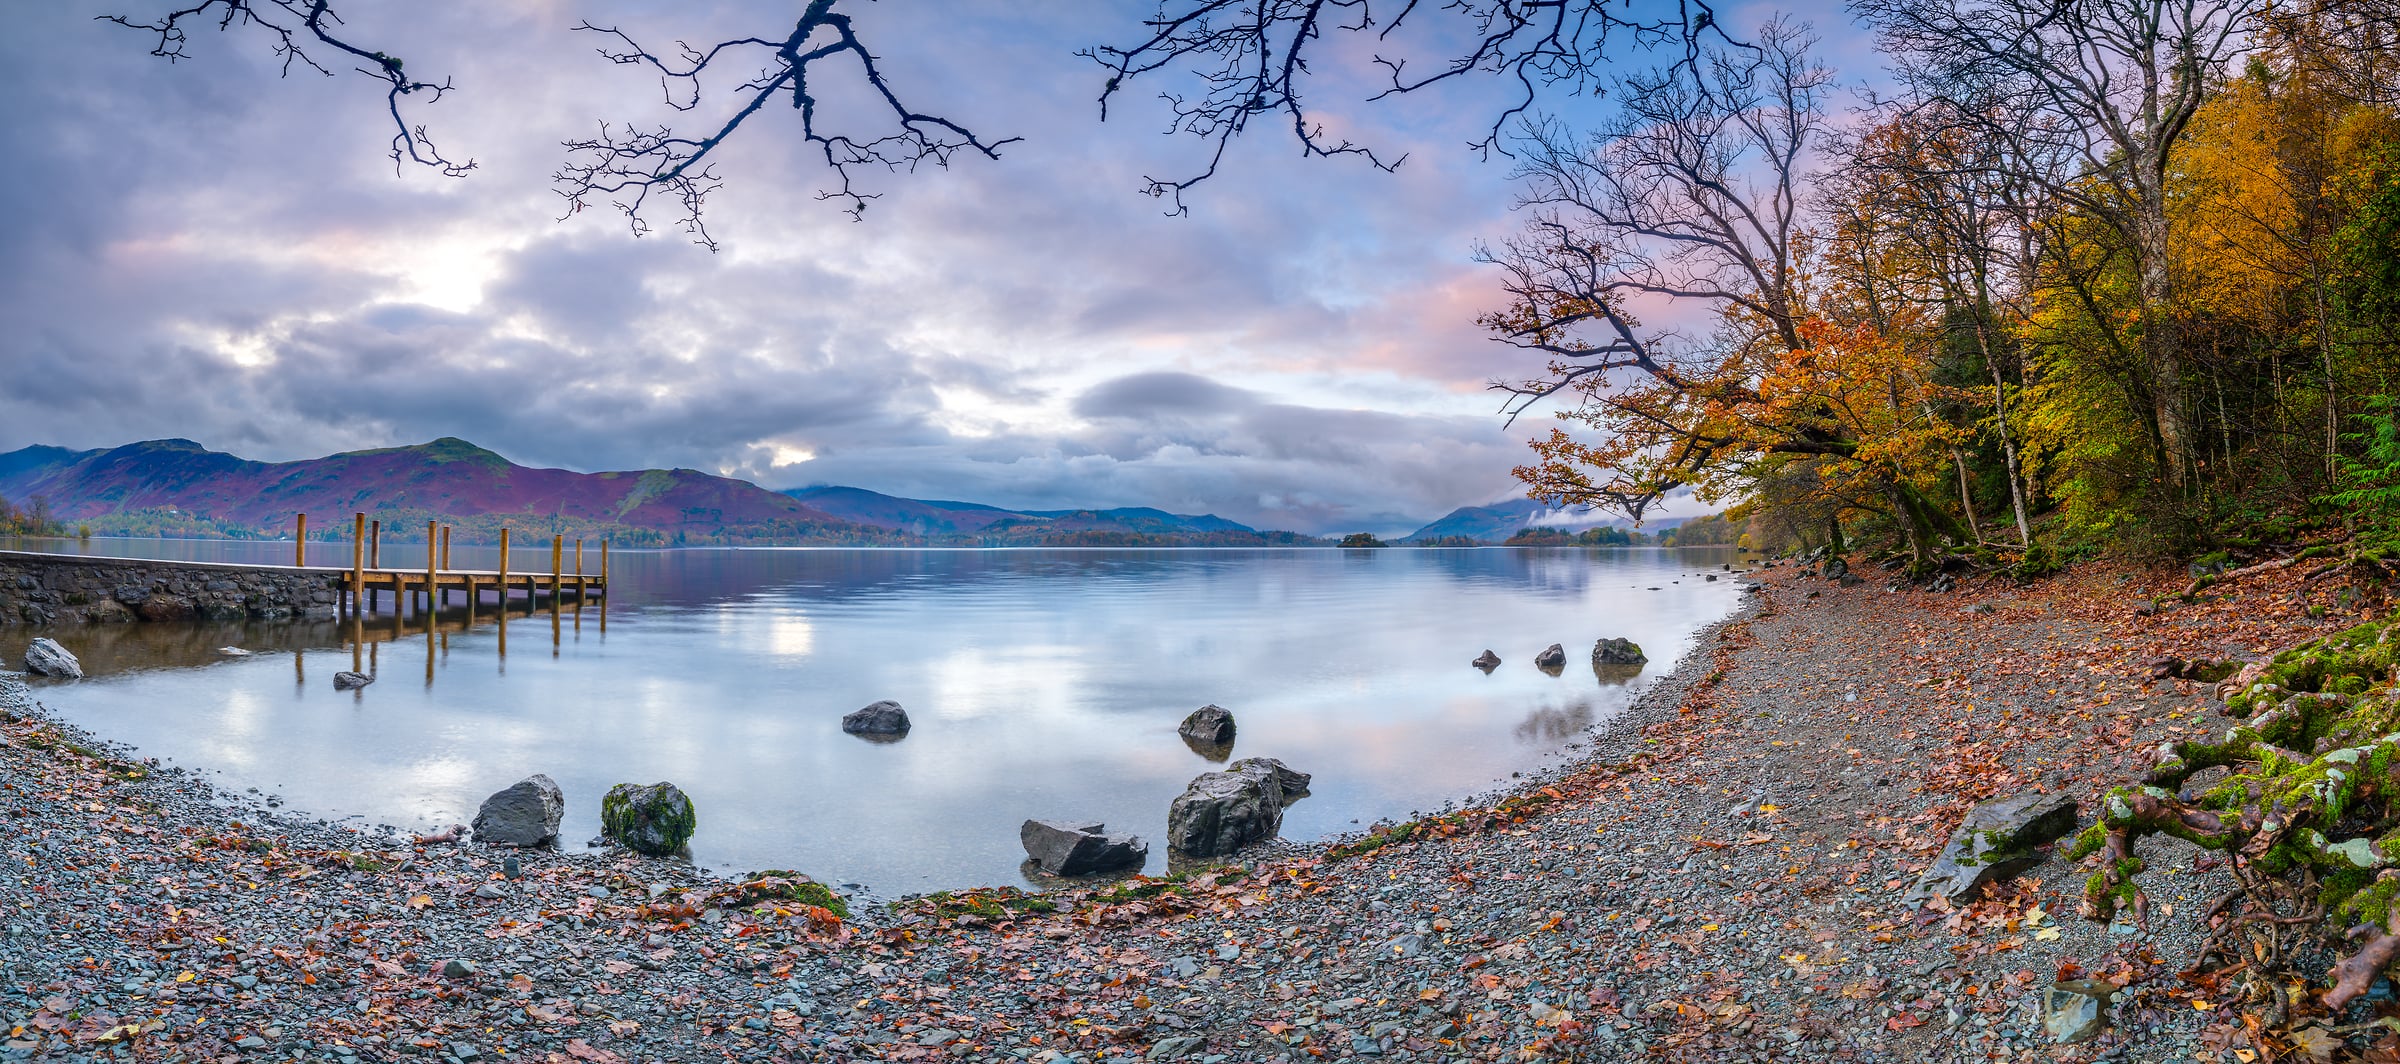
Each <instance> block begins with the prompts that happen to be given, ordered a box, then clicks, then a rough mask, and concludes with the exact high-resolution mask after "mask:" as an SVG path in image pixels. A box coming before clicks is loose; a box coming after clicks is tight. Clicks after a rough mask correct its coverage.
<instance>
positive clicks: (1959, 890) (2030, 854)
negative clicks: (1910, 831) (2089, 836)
mask: <svg viewBox="0 0 2400 1064" xmlns="http://www.w3.org/2000/svg"><path fill="white" fill-rule="evenodd" d="M2075 822H2076V806H2075V799H2073V798H2069V797H2067V796H2066V795H2063V794H2020V795H2017V796H2016V797H2014V798H2002V799H1999V800H1998V801H1991V802H1984V803H1982V804H1981V805H1978V806H1976V807H1975V808H1973V809H1969V810H1967V817H1966V819H1965V820H1964V821H1962V822H1961V823H1960V824H1959V825H1958V830H1957V831H1956V832H1953V833H1952V834H1951V836H1950V844H1949V845H1948V846H1945V847H1943V848H1942V855H1941V856H1940V857H1937V858H1935V859H1934V862H1933V865H1932V867H1930V868H1927V869H1926V870H1925V874H1924V875H1923V876H1920V877H1918V879H1917V883H1916V885H1915V886H1913V887H1910V888H1909V889H1908V893H1907V894H1905V895H1903V896H1902V899H1901V900H1902V901H1904V902H1905V903H1907V904H1909V905H1923V904H1925V903H1926V902H1929V901H1932V900H1933V899H1934V898H1936V897H1941V898H1947V899H1949V900H1950V901H1953V902H1963V901H1967V900H1969V899H1972V898H1973V897H1974V896H1975V892H1976V891H1978V890H1981V889H1983V886H1984V884H1986V883H1997V882H2001V881H2003V880H2007V879H2011V878H2014V877H2015V876H2016V875H2017V874H2018V873H2021V872H2023V871H2025V870H2026V869H2028V868H2032V867H2033V866H2035V865H2037V864H2040V863H2041V862H2042V854H2041V851H2039V850H2036V849H2034V847H2036V846H2040V845H2041V844H2043V843H2046V842H2050V841H2052V840H2054V839H2057V838H2058V837H2059V836H2061V835H2065V834H2067V833H2068V832H2070V831H2073V830H2075Z"/></svg>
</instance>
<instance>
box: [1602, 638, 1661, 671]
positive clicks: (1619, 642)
mask: <svg viewBox="0 0 2400 1064" xmlns="http://www.w3.org/2000/svg"><path fill="white" fill-rule="evenodd" d="M1649 661H1650V656H1649V655H1647V654H1644V653H1642V645H1641V644H1640V643H1636V642H1634V641H1633V640H1631V639H1603V640H1601V641H1599V642H1597V643H1594V644H1592V664H1594V665H1644V664H1648V663H1649Z"/></svg>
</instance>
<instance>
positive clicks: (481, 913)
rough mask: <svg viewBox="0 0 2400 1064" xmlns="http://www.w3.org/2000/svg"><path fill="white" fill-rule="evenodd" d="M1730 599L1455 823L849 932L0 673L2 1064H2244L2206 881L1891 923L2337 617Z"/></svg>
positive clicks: (2175, 881)
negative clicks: (458, 826) (2038, 812)
mask: <svg viewBox="0 0 2400 1064" xmlns="http://www.w3.org/2000/svg"><path fill="white" fill-rule="evenodd" d="M1759 586H1760V590H1759V592H1758V593H1757V594H1755V595H1752V596H1750V598H1749V602H1750V605H1749V606H1748V607H1747V608H1745V610H1744V611H1743V612H1742V613H1741V614H1740V615H1739V616H1737V617H1736V618H1734V619H1733V620H1732V621H1729V622H1728V623H1726V624H1724V625H1721V626H1719V627H1718V628H1717V629H1715V630H1714V631H1712V632H1711V633H1710V634H1709V635H1708V636H1707V637H1705V638H1704V639H1703V640H1702V642H1701V645H1700V649H1698V650H1696V651H1694V653H1693V655H1692V656H1691V657H1690V658H1689V659H1687V660H1686V661H1685V662H1683V663H1681V665H1680V666H1679V668H1678V670H1677V671H1676V672H1675V673H1673V674H1670V675H1668V676H1666V677H1663V678H1660V679H1657V680H1654V681H1652V684H1651V687H1650V688H1649V690H1648V691H1647V693H1646V694H1645V696H1644V698H1643V699H1642V700H1641V702H1640V703H1639V704H1637V706H1636V707H1635V708H1634V709H1633V710H1632V711H1631V712H1630V713H1628V714H1627V715H1626V716H1624V717H1621V718H1619V719H1617V720H1614V721H1611V722H1608V723H1607V724H1605V725H1603V726H1602V727H1601V728H1600V729H1598V730H1596V731H1595V733H1594V734H1593V736H1592V737H1591V738H1590V740H1589V744H1588V746H1587V748H1586V749H1585V750H1584V751H1583V756H1582V758H1581V759H1580V760H1578V761H1576V762H1575V763H1573V764H1571V765H1568V766H1566V767H1564V768H1562V769H1559V770H1557V771H1554V772H1551V773H1548V774H1546V775H1544V776H1543V777H1541V778H1535V779H1528V780H1525V781H1522V782H1521V784H1520V785H1518V786H1517V787H1516V788H1515V789H1514V790H1513V791H1512V792H1510V793H1508V794H1505V795H1496V796H1489V797H1487V798H1485V799H1481V800H1479V801H1477V802H1474V803H1470V804H1469V806H1468V807H1467V809H1466V810H1465V811H1462V812H1457V813H1452V814H1447V815H1445V816H1442V817H1439V818H1434V819H1429V820H1427V821H1424V822H1420V823H1417V824H1413V825H1408V826H1405V827H1404V828H1388V829H1386V830H1385V831H1384V832H1383V833H1382V834H1380V835H1375V836H1370V837H1368V838H1367V839H1365V840H1363V841H1361V840H1352V841H1351V842H1350V843H1349V844H1347V845H1343V846H1337V847H1334V848H1332V849H1330V850H1328V849H1327V848H1326V847H1323V846H1307V847H1302V846H1295V845H1290V844H1280V845H1278V846H1276V847H1273V848H1271V849H1269V850H1267V851H1265V852H1263V853H1261V854H1258V855H1252V857H1251V859H1252V863H1251V864H1249V865H1248V866H1246V867H1240V866H1237V867H1233V868H1227V869H1219V870H1215V871H1212V872H1205V873H1201V874H1199V875H1195V876H1192V877H1189V878H1185V879H1181V880H1177V881H1159V880H1136V881H1133V882H1131V883H1127V884H1123V885H1120V886H1118V887H1115V888H1112V889H1110V890H1108V891H1105V892H1103V891H1083V892H1062V893H1054V894H1052V895H1048V896H1044V897H1043V898H1041V899H1038V900H1036V901H1034V902H1031V903H1029V902H1028V901H1027V899H1024V898H1022V897H1019V896H1017V895H1015V894H1013V892H1008V891H999V892H979V893H975V894H969V895H966V896H961V897H938V898H934V899H925V900H920V901H915V902H910V903H904V904H903V905H901V906H899V907H897V908H896V909H894V910H889V911H886V910H877V911H874V912H859V913H855V914H852V918H851V919H848V920H840V919H835V918H834V915H835V914H833V913H831V912H829V911H826V910H824V909H819V908H814V907H812V906H811V905H809V904H808V900H809V899H807V898H793V897H778V896H770V895H771V894H772V893H773V892H772V891H771V890H770V889H769V888H772V887H775V886H777V885H778V883H776V882H772V881H770V882H768V883H765V884H763V885H760V886H757V887H745V886H744V885H742V884H738V883H730V882H727V881H722V880H711V879H705V878H701V877H698V876H696V875H694V874H693V873H691V872H690V871H689V870H688V869H686V868H684V867H683V866H680V865H676V864H673V863H668V862H655V861H643V860H639V859H635V858H630V857H625V858H595V857H589V856H564V855H556V854H545V853H527V854H523V855H521V856H520V857H519V858H518V860H519V862H520V863H521V872H520V873H519V874H517V875H515V876H514V877H512V876H511V875H510V874H509V873H508V872H507V871H506V869H505V868H504V865H503V860H504V854H503V853H502V852H500V851H495V850H491V849H486V848H481V847H473V846H468V847H454V846H447V845H427V846H416V845H410V844H409V843H408V841H407V840H400V839H393V838H389V837H382V836H374V835H367V834H361V833H359V832H357V831H354V830H351V829H348V828H343V827H334V826H328V825H324V824H320V823H313V822H309V821H306V820H304V819H298V818H294V817H291V816H289V815H287V814H283V813H280V812H277V811H273V810H265V809H258V808H252V807H247V806H244V805H241V804H238V803H236V802H234V801H232V800H230V799H229V798H228V797H227V796H223V795H218V794H215V793H212V792H211V791H210V790H209V789H208V787H207V786H206V785H205V784H204V783H202V782H201V781H199V780H197V779H195V778H193V777H191V776H188V775H185V774H181V773H177V772H173V771H169V770H161V769H159V768H158V767H157V766H155V765H151V764H148V763H145V762H142V761H140V760H138V759H134V758H131V757H130V756H129V755H127V754H125V753H123V752H122V751H116V752H112V751H110V750H108V749H106V748H105V747H103V746H102V745H100V744H98V743H96V742H95V741H94V740H92V739H91V738H90V737H88V736H84V735H81V734H79V733H77V732H75V731H74V730H72V729H70V728H68V727H65V726H63V725H61V724H59V723H57V722H56V721H55V720H54V719H52V718H50V717H49V716H48V715H47V714H46V713H44V712H43V711H42V710H41V709H40V708H39V707H38V706H36V705H34V704H33V703H32V702H31V700H30V699H29V698H28V697H27V696H26V692H25V690H24V688H23V686H22V684H21V683H19V682H17V681H15V680H14V679H12V678H5V677H0V711H5V713H4V715H5V718H6V719H5V722H4V723H0V766H4V772H0V816H5V818H6V822H7V824H8V825H9V826H10V827H12V828H13V829H14V830H12V831H9V832H7V833H5V834H4V835H0V864H5V866H6V871H5V872H0V921H5V927H0V932H4V933H0V984H4V985H0V1025H4V1026H5V1028H6V1029H5V1030H4V1031H0V1034H4V1035H5V1036H6V1037H5V1039H0V1058H4V1059H8V1060H16V1059H27V1058H34V1059H78V1060H80V1059H125V1060H132V1059H144V1060H170V1059H171V1060H205V1059H238V1060H293V1059H306V1060H326V1061H351V1060H359V1059H364V1060H405V1059H426V1060H435V1059H439V1060H444V1061H462V1062H472V1061H478V1060H481V1061H500V1060H504V1059H530V1060H539V1061H587V1062H598V1064H608V1062H613V1061H626V1062H645V1061H701V1060H719V1059H729V1060H780V1059H789V1060H873V1059H885V1060H957V1061H992V1062H1002V1061H1017V1060H1031V1061H1055V1060H1062V1059H1063V1060H1071V1061H1078V1062H1098V1061H1103V1060H1132V1059H1150V1060H1167V1059H1184V1060H1192V1061H1203V1062H1224V1061H1242V1062H1248V1061H1277V1060H1316V1059H1320V1058H1327V1057H1334V1058H1339V1057H1353V1056H1355V1057H1372V1058H1383V1059H1391V1060H1410V1061H1471V1060H1472V1061H1482V1060H1545V1059H1590V1060H1619V1059H1642V1058H1645V1057H1650V1058H1658V1059H1668V1060H1728V1061H1745V1060H1795V1061H1802V1060H1805V1061H1824V1060H1856V1061H1916V1060H2019V1059H2023V1060H2093V1059H2125V1060H2138V1061H2180V1060H2186V1059H2190V1060H2205V1061H2215V1060H2218V1059H2234V1058H2233V1057H2230V1056H2224V1057H2220V1050H2221V1049H2224V1048H2226V1047H2229V1046H2231V1045H2233V1044H2234V1043H2232V1042H2229V1041H2228V1040H2227V1039H2228V1038H2229V1037H2230V1036H2231V1032H2230V1031H2229V1029H2227V1028H2225V1027H2223V1026H2219V1027H2217V1028H2213V1029H2211V1028H2208V1027H2207V1026H2206V1025H2207V1024H2209V1023H2210V1022H2212V1021H2214V1020H2216V1019H2217V1018H2218V1017H2219V1016H2220V1015H2221V1013H2219V1012H2218V1011H2216V1010H2215V1009H2214V1008H2213V1006H2214V1004H2215V1003H2214V1002H2209V1001H2207V1000H2206V999H2205V998H2201V999H2199V1000H2197V1001H2195V1000H2194V997H2193V995H2194V993H2195V991H2194V990H2193V988H2192V987H2191V986H2190V985H2188V984H2186V983H2184V982H2182V981H2180V980H2178V979H2177V978H2176V976H2175V973H2176V972H2178V971H2180V970H2182V969H2183V968H2184V967H2186V966H2187V965H2188V964H2189V959H2190V956H2191V954H2192V953H2193V951H2194V949H2195V947H2196V938H2197V931H2196V928H2195V927H2194V926H2193V919H2192V917H2193V916H2194V915H2195V914H2196V912H2197V911H2198V910H2200V909H2202V908H2203V907H2204V906H2205V904H2206V900H2207V899H2209V898H2211V897H2213V896H2215V895H2216V894H2218V893H2221V892H2222V891H2223V890H2224V889H2225V888H2226V886H2227V883H2226V881H2225V877H2224V875H2223V873H2221V872H2212V871H2210V870H2209V869H2208V863H2209V862H2208V861H2206V860H2205V859H2203V858H2202V855H2201V854H2200V852H2199V851H2196V850H2191V849H2189V848H2180V849H2170V848H2167V847H2169V846H2175V847H2180V846H2181V844H2173V843H2167V844H2158V845H2157V846H2156V847H2154V848H2150V849H2146V851H2145V857H2146V858H2147V859H2148V860H2149V862H2150V866H2151V868H2152V869H2153V870H2154V871H2153V872H2151V873H2149V874H2148V875H2146V877H2145V881H2146V883H2147V885H2148V886H2149V887H2150V890H2151V893H2152V896H2153V898H2154V899H2156V900H2157V901H2158V902H2160V903H2162V904H2161V905H2159V906H2158V907H2157V908H2158V912H2157V916H2156V917H2154V919H2153V921H2152V924H2153V926H2152V927H2150V928H2148V929H2141V928H2133V927H2116V928H2109V927H2100V926H2094V925H2090V924H2086V923H2083V922H2081V921H2079V920H2077V919H2075V918H2074V916H2073V913H2074V898H2075V897H2076V895H2077V893H2078V891H2079V888H2080V880H2081V876H2082V875H2083V874H2085V873H2084V872H2082V871H2079V870H2076V869H2070V868H2067V867H2064V866H2063V865H2062V864H2061V862H2060V861H2058V860H2056V859H2053V860H2050V861H2047V862H2045V863H2044V864H2042V865H2041V866H2039V867H2037V868H2035V869H2034V870H2033V871H2031V872H2029V873H2027V874H2026V875H2025V876H2024V877H2023V878H2020V879H2019V880H2017V881H2016V882H2015V883H2014V884H2013V885H2011V886H2009V887H2007V888H2004V889H2002V890H1999V891H1998V892H1997V894H1998V896H1997V897H1992V896H1987V898H1986V900H1983V901H1979V902H1977V903H1975V904H1972V905H1969V906H1966V907H1963V908H1959V909H1956V910H1954V911H1944V910H1939V909H1937V910H1930V911H1926V912H1916V911H1912V910H1909V909H1907V908H1904V907H1903V906H1902V904H1901V902H1900V895H1901V893H1902V892H1903V891H1904V890H1905V889H1906V888H1907V886H1908V885H1909V884H1910V883H1911V882H1912V881H1913V880H1914V878H1915V877H1916V875H1917V874H1918V873H1919V872H1920V871H1921V870H1922V869H1923V868H1924V866H1925V865H1926V864H1927V862H1928V861H1930V860H1931V858H1932V857H1933V856H1934V855H1935V854H1936V853H1937V852H1938V851H1939V849H1940V847H1941V845H1942V844H1943V842H1944V841H1945V840H1946V839H1947V837H1948V835H1949V832H1950V831H1951V830H1952V829H1953V828H1954V827H1955V826H1956V824H1957V823H1958V820H1959V818H1960V817H1961V816H1962V815H1963V813H1964V812H1965V810H1966V809H1967V808H1968V806H1969V805H1971V804H1972V803H1973V802H1975V801H1979V800H1983V799H1986V798H1992V797H2002V796H2007V795H2012V794H2017V793H2021V792H2024V791H2027V790H2051V791H2065V792H2068V793H2071V794H2075V795H2077V796H2078V797H2080V798H2082V799H2084V800H2085V802H2086V808H2087V813H2086V816H2085V822H2087V823H2088V822H2089V819H2090V817H2089V813H2088V809H2089V802H2090V800H2091V798H2093V797H2094V796H2096V795H2097V794H2098V792H2099V789H2100V787H2101V786H2102V785H2104V784H2106V783H2109V782H2115V781H2119V780H2121V779H2123V778H2124V777H2125V776H2127V775H2129V774H2130V772H2131V771H2132V767H2133V759H2134V756H2135V755H2136V753H2137V752H2138V751H2140V750H2143V749H2146V748H2148V747H2150V746H2154V745H2155V744H2156V743H2157V742H2158V741H2159V740H2160V739H2162V738H2164V737H2166V736H2168V735H2170V734H2173V733H2174V732H2175V731H2176V730H2177V729H2186V728H2191V729H2209V728H2210V727H2211V725H2210V723H2209V721H2208V719H2206V717H2207V714H2208V713H2209V712H2210V711H2211V707H2210V704H2209V703H2208V701H2207V695H2206V693H2205V692H2204V691H2202V690H2201V689H2200V687H2199V685H2196V684H2186V683H2183V682H2181V681H2172V680H2169V681H2159V682H2157V683H2153V682H2151V681H2149V680H2148V679H2147V678H2146V677H2147V670H2146V668H2145V665H2144V663H2145V662H2147V661H2148V660H2150V659H2151V658H2153V657H2156V656H2158V655H2160V654H2163V653H2167V652H2175V653H2182V654H2185V655H2187V656H2189V655H2193V654H2206V655H2216V656H2223V655H2227V654H2232V653H2246V654H2255V653H2258V652H2260V651H2262V650H2265V649H2268V648H2269V647H2270V646H2273V645H2279V643H2280V642H2288V641H2290V640H2293V639H2297V638H2304V637H2305V636H2306V635H2307V634H2309V632H2310V631H2312V630H2314V628H2316V627H2317V626H2320V625H2321V626H2331V625H2333V624H2335V623H2337V622H2336V621H2333V620H2325V621H2310V620H2308V619H2306V617H2305V616H2304V614H2303V613H2301V612H2300V611H2299V610H2298V609H2297V608H2296V606H2295V604H2294V603H2295V600H2293V599H2292V597H2291V595H2290V588H2289V587H2288V585H2277V584H2274V583H2273V582H2272V580H2271V579H2270V580H2262V581H2260V582H2257V586H2255V587H2244V588H2235V589H2232V590H2231V592H2230V594H2229V596H2228V597H2227V598H2226V599H2225V600H2224V601H2221V602H2217V603H2215V604H2210V605H2202V606H2197V607H2188V608H2185V609H2182V610H2177V611H2171V612H2169V613H2165V614H2161V615H2159V616H2156V617H2136V616H2135V615H2134V612H2133V610H2132V609H2131V607H2132V605H2133V604H2134V603H2135V602H2136V601H2137V600H2139V599H2140V598H2144V597H2147V596H2149V595H2154V594H2158V593H2160V592H2161V591H2163V590H2165V589H2166V588H2167V587H2168V583H2167V581H2166V579H2165V578H2164V577H2163V576H2162V577H2157V578H2148V577H2144V576H2142V575H2139V574H2126V573H2118V572H2106V571H2092V572H2079V573H2078V574H2075V575H2071V576H2068V577H2062V578H2059V579H2055V580H2052V581H2047V582H2045V583H2043V584H2041V585H2038V586H2037V587H2035V588H2031V589H2025V590H2017V589H2010V588H2003V587H1985V586H1981V585H1978V586H1975V587H1971V588H1962V589H1961V590H1960V591H1959V592H1957V593H1953V594H1944V595H1927V594H1917V593H1909V592H1892V591H1887V590H1885V589H1883V588H1882V587H1880V586H1876V585H1874V584H1869V585H1866V586H1855V587H1846V588H1845V587H1840V586H1837V585H1835V584H1831V583H1828V582H1825V581H1821V580H1814V579H1807V578H1804V577H1802V576H1801V575H1799V574H1798V573H1796V572H1795V570H1794V569H1792V568H1791V567H1789V566H1785V567H1781V568H1777V569H1774V570H1770V571H1768V573H1767V575H1766V576H1765V578H1764V579H1763V580H1762V581H1761V582H1760V585H1759ZM1461 662H1462V664H1461V665H1460V667H1461V668H1465V667H1466V666H1465V664H1464V663H1463V662H1464V658H1463V657H1462V659H1461ZM33 694H35V695H38V696H40V697H43V698H70V697H73V696H72V689H71V688H49V687H42V688H36V689H35V690H34V692H33ZM1295 767H1297V768H1300V769H1301V770H1303V771H1305V770H1306V768H1307V766H1305V765H1301V766H1295ZM702 830H706V825H705V824H704V825H703V826H702ZM1047 906H1055V908H1056V911H1053V912H1031V911H1026V910H1027V909H1029V908H1039V907H1047ZM2170 907H2172V909H2186V908H2187V907H2188V910H2189V911H2185V912H2184V913H2183V916H2182V918H2178V917H2177V916H2176V915H2175V913H2174V912H2173V911H2170ZM2066 964H2073V965H2075V966H2078V967H2080V968H2081V969H2083V970H2084V971H2085V973H2087V975H2090V976H2092V977H2097V978H2106V979H2109V980H2111V981H2114V982H2117V983H2120V984H2123V985H2125V986H2126V988H2127V989H2126V991H2125V992H2124V993H2123V994H2121V995H2120V996H2119V998H2118V1004H2117V1006H2116V1008H2115V1010H2114V1012H2113V1022H2112V1024H2111V1027H2110V1029H2109V1031H2108V1033H2106V1034H2105V1035H2103V1036H2102V1037H2101V1038H2100V1039H2099V1040H2097V1041H2095V1042H2091V1043H2086V1044H2083V1045H2078V1046H2072V1047H2053V1046H2049V1045H2048V1044H2047V1043H2046V1042H2045V1041H2044V1040H2043V1037H2042V1033H2041V1016H2040V1011H2039V1010H2040V1005H2039V1001H2040V997H2041V994H2042V991H2044V990H2045V989H2046V988H2047V987H2048V986H2049V985H2050V983H2051V981H2052V980H2053V979H2055V978H2057V977H2058V976H2059V973H2060V970H2061V966H2062V965H2066Z"/></svg>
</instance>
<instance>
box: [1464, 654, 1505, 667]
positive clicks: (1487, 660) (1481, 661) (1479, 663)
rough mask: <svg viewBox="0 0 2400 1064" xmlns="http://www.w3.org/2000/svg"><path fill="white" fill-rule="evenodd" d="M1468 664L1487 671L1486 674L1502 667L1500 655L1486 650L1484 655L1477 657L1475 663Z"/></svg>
mask: <svg viewBox="0 0 2400 1064" xmlns="http://www.w3.org/2000/svg"><path fill="white" fill-rule="evenodd" d="M1467 664H1469V665H1473V666H1475V667H1476V668H1478V669H1482V670H1483V671H1485V672H1490V671H1492V670H1493V669H1497V668H1499V667H1500V655H1498V654H1494V653H1492V652H1491V651H1489V650H1486V651H1484V652H1483V653H1482V654H1480V655H1477V656H1476V658H1475V660H1473V661H1470V662H1468V663H1467Z"/></svg>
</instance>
